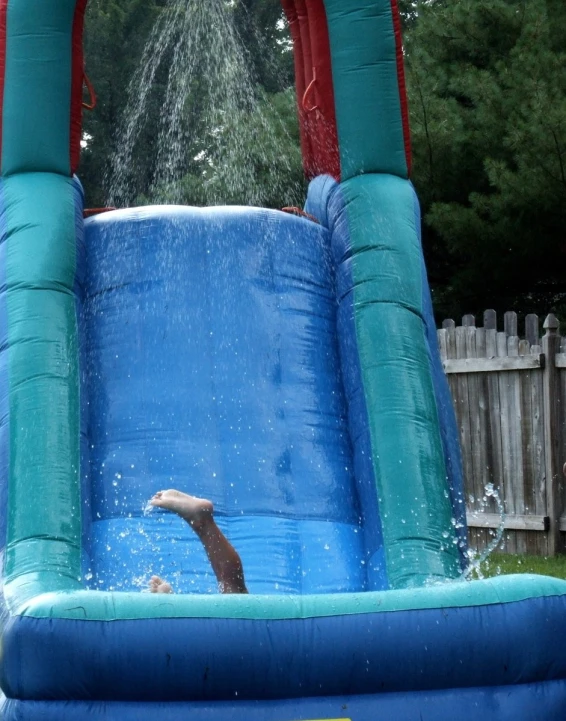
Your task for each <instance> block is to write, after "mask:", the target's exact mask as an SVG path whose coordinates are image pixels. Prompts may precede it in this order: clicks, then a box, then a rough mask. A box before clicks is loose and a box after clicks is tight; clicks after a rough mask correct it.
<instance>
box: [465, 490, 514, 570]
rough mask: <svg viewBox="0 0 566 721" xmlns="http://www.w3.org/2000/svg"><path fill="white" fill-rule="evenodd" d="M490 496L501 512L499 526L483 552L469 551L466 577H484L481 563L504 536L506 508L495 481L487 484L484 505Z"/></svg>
mask: <svg viewBox="0 0 566 721" xmlns="http://www.w3.org/2000/svg"><path fill="white" fill-rule="evenodd" d="M490 498H493V500H494V501H495V504H496V506H497V512H498V514H499V526H498V527H497V530H496V532H495V536H494V537H493V538H492V540H491V541H490V543H489V544H488V545H487V546H486V547H485V548H484V549H483V551H481V553H479V554H478V553H477V552H476V551H473V550H472V549H470V550H469V551H468V560H469V565H468V567H467V568H466V570H465V571H464V573H463V578H465V579H469V578H471V577H472V575H476V576H477V577H478V578H483V574H482V572H481V565H482V563H483V562H484V561H486V560H487V558H488V557H489V556H490V554H492V553H493V551H495V549H496V548H497V547H498V546H499V544H500V543H501V539H502V538H503V532H504V530H505V510H504V508H503V502H502V500H501V498H500V497H499V493H498V492H497V490H496V489H495V487H494V485H493V483H488V484H487V485H486V486H485V493H484V496H483V499H482V503H483V506H484V507H485V506H486V505H487V503H488V501H489V499H490Z"/></svg>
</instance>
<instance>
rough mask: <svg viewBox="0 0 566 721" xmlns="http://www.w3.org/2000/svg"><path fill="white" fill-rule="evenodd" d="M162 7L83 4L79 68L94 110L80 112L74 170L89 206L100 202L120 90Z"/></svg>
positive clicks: (131, 0)
mask: <svg viewBox="0 0 566 721" xmlns="http://www.w3.org/2000/svg"><path fill="white" fill-rule="evenodd" d="M164 4H165V0H90V2H89V3H88V5H87V13H86V17H85V36H84V48H85V66H86V72H87V73H88V75H89V78H90V79H91V81H92V83H93V85H94V88H95V90H96V94H97V106H96V109H95V111H94V112H92V113H88V112H86V113H85V114H84V120H83V127H84V137H85V138H86V139H87V142H86V147H85V148H84V149H83V152H82V156H81V167H80V171H79V172H80V176H81V180H82V182H83V185H84V186H85V191H86V195H87V201H88V203H89V204H90V205H92V206H100V205H104V203H105V201H106V190H105V188H104V177H105V174H106V171H107V167H108V162H109V158H110V157H111V156H112V153H113V152H114V143H115V134H116V128H117V127H118V124H119V122H120V119H121V117H122V114H123V111H124V106H125V104H126V101H127V92H126V89H127V87H128V83H129V81H130V78H131V76H132V74H133V72H134V68H135V67H136V64H137V63H139V59H140V57H141V54H142V51H143V47H144V44H145V41H146V39H147V36H148V34H149V32H150V31H151V28H152V27H153V25H154V23H155V22H156V20H157V18H158V16H159V13H160V12H161V11H162V9H163V6H164Z"/></svg>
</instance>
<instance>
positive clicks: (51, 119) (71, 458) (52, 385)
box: [0, 0, 86, 607]
mask: <svg viewBox="0 0 566 721" xmlns="http://www.w3.org/2000/svg"><path fill="white" fill-rule="evenodd" d="M85 5H86V0H41V2H37V1H36V0H2V2H0V103H1V111H2V113H1V128H2V138H1V141H2V142H1V148H0V150H1V165H0V167H1V179H0V274H1V276H2V279H3V281H4V282H3V284H2V290H1V293H0V318H1V319H2V337H3V343H2V349H1V351H0V353H1V358H0V389H1V395H2V399H3V406H4V409H5V411H6V413H5V414H3V417H2V418H1V420H0V424H1V427H0V444H1V446H2V447H1V449H0V454H1V455H2V457H3V459H4V462H3V468H2V471H3V472H2V478H1V484H2V488H1V491H2V495H3V500H4V501H5V504H4V505H3V508H2V510H3V516H4V508H6V507H7V513H6V515H5V517H3V527H2V528H1V532H2V539H1V540H2V545H3V546H5V569H4V574H5V591H6V597H7V599H8V601H9V602H10V603H11V604H12V607H14V606H15V605H17V604H19V603H20V602H21V601H23V600H25V599H26V598H28V597H30V596H31V595H34V594H35V593H37V592H40V591H41V590H42V589H43V590H47V589H49V590H50V591H52V590H56V589H57V588H61V587H70V588H72V587H75V586H77V585H78V580H79V577H80V574H81V544H80V540H81V539H80V535H81V503H80V475H79V474H80V452H79V446H80V427H79V417H80V414H79V367H78V343H77V318H76V311H75V304H76V300H75V292H74V287H75V281H76V277H75V276H76V246H77V237H80V234H81V232H82V208H81V202H80V201H81V199H80V192H79V191H78V189H77V186H76V185H75V181H73V178H72V173H73V171H74V167H75V165H76V163H77V161H78V154H79V142H80V123H81V118H80V112H81V88H82V75H83V67H82V62H83V61H82V51H81V44H82V22H83V13H84V8H85ZM69 473H70V474H71V476H72V478H71V479H69Z"/></svg>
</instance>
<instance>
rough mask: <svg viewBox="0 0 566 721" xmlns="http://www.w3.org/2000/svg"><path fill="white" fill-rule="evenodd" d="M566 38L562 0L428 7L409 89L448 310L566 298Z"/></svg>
mask: <svg viewBox="0 0 566 721" xmlns="http://www.w3.org/2000/svg"><path fill="white" fill-rule="evenodd" d="M565 40H566V23H565V11H564V7H561V6H559V5H558V4H557V3H553V2H545V0H460V2H458V3H443V2H432V3H430V2H426V3H425V2H421V3H420V6H419V11H418V21H417V22H416V24H415V25H414V27H413V28H412V30H411V31H410V33H409V34H408V37H407V56H408V84H409V93H410V100H411V108H412V128H413V142H414V154H415V161H414V182H415V185H416V187H417V190H418V192H419V194H420V196H421V200H422V204H423V210H424V217H425V233H424V242H425V249H426V254H427V256H428V267H429V273H430V276H431V284H432V285H433V288H434V291H435V292H434V296H435V301H436V307H437V311H438V313H439V315H442V316H444V317H446V315H454V316H459V315H460V314H462V313H463V312H476V313H477V312H480V311H481V310H483V308H484V307H495V308H496V309H497V310H500V311H503V310H510V309H513V308H517V309H521V308H523V307H526V308H527V310H528V311H529V312H536V311H539V312H542V313H544V312H548V311H549V310H551V309H553V308H556V307H557V306H558V305H559V304H560V303H561V302H563V299H564V298H565V297H566V295H565V294H566V284H565V282H564V273H563V272H562V271H561V268H560V264H561V262H563V261H564V241H563V237H564V228H565V227H566V203H565V201H566V172H565V163H566V64H565V60H566V57H565V55H564V53H563V51H562V47H563V46H564V42H565Z"/></svg>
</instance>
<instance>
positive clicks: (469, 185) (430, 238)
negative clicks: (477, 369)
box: [81, 0, 566, 317]
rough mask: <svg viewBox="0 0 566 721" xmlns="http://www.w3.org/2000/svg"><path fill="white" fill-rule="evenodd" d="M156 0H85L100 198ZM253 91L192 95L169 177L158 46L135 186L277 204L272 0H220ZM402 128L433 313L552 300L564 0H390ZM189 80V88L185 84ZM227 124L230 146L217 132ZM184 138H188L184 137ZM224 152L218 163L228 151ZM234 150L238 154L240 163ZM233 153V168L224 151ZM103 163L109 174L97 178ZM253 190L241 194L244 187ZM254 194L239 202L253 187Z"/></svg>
mask: <svg viewBox="0 0 566 721" xmlns="http://www.w3.org/2000/svg"><path fill="white" fill-rule="evenodd" d="M165 4H166V0H90V2H89V7H88V13H87V19H86V31H85V50H86V60H87V72H88V73H89V76H90V77H91V79H92V81H93V82H94V85H95V87H96V89H97V92H98V96H99V105H98V107H97V109H96V111H95V112H94V113H91V114H87V116H86V118H85V132H86V133H87V134H88V135H87V136H85V137H86V139H87V146H86V148H85V149H84V152H83V162H82V167H81V178H82V180H83V183H84V185H85V188H86V191H87V199H88V204H89V205H91V206H93V205H101V204H103V203H104V202H105V199H106V195H107V191H108V178H107V169H108V166H109V161H110V159H111V158H112V157H114V156H115V153H116V151H117V147H116V142H117V140H116V139H117V135H116V131H117V128H118V126H119V124H120V118H121V117H122V114H123V111H124V107H125V105H126V102H127V97H128V95H127V92H126V91H127V86H128V82H129V79H130V78H131V76H132V74H133V71H134V69H135V68H136V67H137V66H138V65H139V63H140V57H141V55H142V50H143V47H144V44H145V42H146V40H147V38H148V35H149V32H150V30H151V28H152V27H153V25H154V23H155V21H156V20H157V18H158V17H159V15H160V13H162V12H163V11H164V7H165ZM229 7H230V12H231V13H233V19H234V23H235V25H236V28H237V30H238V32H239V35H240V37H241V38H242V41H243V47H244V48H245V53H246V58H247V64H248V66H249V68H250V69H251V75H250V78H252V81H251V82H253V84H254V97H255V98H256V102H255V103H254V104H252V105H250V107H248V108H246V109H243V110H242V111H241V112H238V113H237V114H231V115H232V117H225V119H224V120H223V122H221V123H215V125H214V128H212V129H211V127H210V124H208V126H207V123H206V122H205V120H204V116H203V115H202V114H200V113H201V109H200V108H199V104H198V102H197V101H196V100H195V102H191V103H188V104H187V106H186V108H185V112H186V114H187V123H188V126H189V127H190V128H191V129H192V133H191V138H190V141H191V142H190V144H187V158H186V163H185V165H184V170H183V175H182V180H181V181H180V183H178V184H177V186H176V188H175V193H172V189H171V188H170V187H168V186H167V184H166V183H165V184H164V183H161V185H159V184H158V185H157V186H156V184H155V182H154V179H155V155H156V136H157V131H156V129H157V128H158V127H159V123H160V116H161V114H162V112H163V110H162V108H163V104H162V100H163V86H164V82H165V75H166V71H167V63H166V62H165V63H164V65H163V67H162V68H161V70H160V72H159V73H158V74H157V75H156V78H155V85H156V88H155V91H154V93H153V95H152V98H151V102H150V103H149V104H148V106H147V111H146V116H147V117H146V122H145V125H144V130H143V131H142V133H141V135H140V138H139V140H138V143H137V144H136V149H135V152H134V154H133V157H132V165H133V167H134V175H135V185H136V190H135V200H136V201H137V202H140V201H141V202H144V201H146V202H150V201H152V200H155V198H156V196H159V199H161V200H167V199H170V200H174V199H178V196H179V192H180V193H181V196H182V198H181V199H182V200H183V202H188V203H195V204H205V203H214V202H234V203H239V202H250V196H249V193H248V195H247V196H246V193H245V192H244V190H245V189H244V187H243V186H244V185H246V183H247V185H248V186H249V187H251V186H254V184H255V186H254V187H256V188H264V189H265V190H264V191H262V192H259V191H258V192H256V196H254V197H256V200H257V202H258V203H262V204H266V205H271V206H273V207H280V206H281V205H284V204H290V203H293V202H300V201H299V199H300V198H301V197H303V196H304V186H303V184H302V173H301V162H300V153H299V138H298V128H297V120H296V114H295V110H294V104H295V100H294V92H293V88H292V84H293V77H292V57H291V54H290V52H289V40H288V35H287V31H286V28H285V26H284V23H283V22H282V17H283V16H282V13H281V9H280V4H279V0H234V2H232V3H230V4H229ZM400 7H401V10H402V12H403V16H404V21H405V52H406V62H407V82H408V90H409V102H410V108H411V121H412V132H413V151H414V165H413V168H414V170H413V181H414V183H415V186H416V188H417V192H418V193H419V196H420V199H421V203H422V208H423V218H424V224H423V231H424V232H423V242H424V247H425V254H426V257H427V265H428V270H429V276H430V280H431V285H432V288H433V296H434V301H435V307H436V310H437V313H438V315H439V316H442V317H445V316H446V315H456V316H458V315H460V314H462V313H464V312H480V311H481V310H483V308H484V307H487V306H490V307H495V308H496V309H497V310H500V311H503V310H509V309H515V310H518V311H519V312H521V311H524V312H537V311H538V312H541V313H545V312H548V311H549V310H560V309H561V306H563V305H564V304H565V303H566V301H565V299H566V275H565V273H564V271H563V270H562V268H563V267H564V263H565V262H566V257H565V256H566V242H565V241H564V228H565V227H566V202H565V201H566V63H565V59H566V58H565V54H564V52H563V50H562V48H563V47H565V46H566V5H565V4H564V3H563V0H458V2H454V0H450V1H448V0H400ZM198 92H199V89H198V87H195V90H194V97H195V98H196V99H198ZM234 137H239V138H240V142H239V144H237V146H233V144H232V145H230V143H231V140H232V139H233V138H234ZM189 145H190V147H189ZM227 159H228V160H229V163H228V162H227ZM244 160H245V163H244ZM228 164H230V165H234V166H235V167H244V165H245V168H246V170H245V172H246V173H247V174H248V175H247V180H246V183H244V182H242V183H235V182H234V181H233V179H232V178H231V177H230V176H229V174H227V172H226V166H227V165H228ZM105 178H106V179H105ZM252 196H253V194H252ZM254 197H251V202H254Z"/></svg>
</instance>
